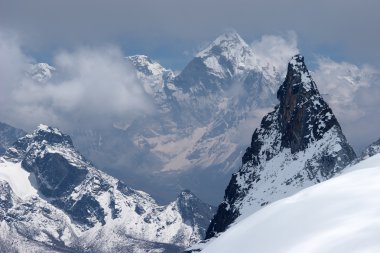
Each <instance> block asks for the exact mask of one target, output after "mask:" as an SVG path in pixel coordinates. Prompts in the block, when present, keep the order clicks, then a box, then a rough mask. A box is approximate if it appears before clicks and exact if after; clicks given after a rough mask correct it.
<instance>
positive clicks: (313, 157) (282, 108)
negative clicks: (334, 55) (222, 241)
mask: <svg viewBox="0 0 380 253" xmlns="http://www.w3.org/2000/svg"><path fill="white" fill-rule="evenodd" d="M277 97H278V99H279V100H280V103H279V104H278V105H277V106H276V107H275V109H274V111H273V112H270V113H268V114H267V115H266V116H265V117H264V118H263V119H262V121H261V124H260V127H259V128H257V129H256V130H255V131H254V133H253V135H252V142H251V146H250V147H248V148H247V150H246V153H245V154H244V156H243V158H242V166H241V168H240V169H239V171H238V172H237V173H235V174H233V176H232V178H231V181H230V183H229V185H228V186H227V189H226V191H225V197H224V201H223V202H222V203H221V204H220V205H219V208H218V212H217V214H216V215H215V216H214V219H213V221H212V223H211V224H210V226H209V228H208V231H207V236H206V239H208V238H211V237H213V236H214V235H215V234H217V233H219V232H223V231H225V230H226V228H227V227H228V226H229V225H230V224H232V223H233V222H235V221H236V220H237V219H243V218H244V217H246V216H247V215H249V214H251V213H253V212H255V211H257V210H259V209H260V208H262V207H263V206H266V205H267V204H268V203H271V202H273V201H275V200H278V199H280V198H284V197H287V196H289V195H291V194H293V193H295V192H297V191H299V190H300V189H303V188H305V187H308V186H311V185H313V184H317V183H319V182H321V181H324V180H327V179H329V178H331V177H333V176H335V175H336V174H338V173H339V172H340V171H341V170H342V169H344V168H345V167H346V166H347V165H348V164H350V163H351V162H352V161H353V160H354V159H355V157H356V155H355V152H354V151H353V149H352V148H351V146H350V145H349V144H348V142H347V140H346V138H345V136H344V135H343V132H342V129H341V128H340V125H339V123H338V121H337V119H336V118H335V116H334V114H333V112H332V110H331V109H330V107H329V106H328V104H327V103H326V102H325V101H324V100H323V98H322V96H321V95H320V94H319V92H318V90H317V86H316V85H315V83H314V81H313V80H312V78H311V76H310V73H309V71H308V70H307V67H306V65H305V63H304V58H303V57H302V56H301V55H296V56H294V57H293V58H292V59H291V61H290V62H289V65H288V73H287V76H286V79H285V81H284V82H283V84H282V85H281V87H280V88H279V91H278V93H277Z"/></svg>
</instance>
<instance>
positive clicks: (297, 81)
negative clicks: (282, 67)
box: [280, 54, 318, 93]
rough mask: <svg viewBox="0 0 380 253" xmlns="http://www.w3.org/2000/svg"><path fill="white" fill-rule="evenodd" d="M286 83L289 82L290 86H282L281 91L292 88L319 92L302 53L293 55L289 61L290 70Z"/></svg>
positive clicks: (296, 90) (295, 90) (293, 89)
mask: <svg viewBox="0 0 380 253" xmlns="http://www.w3.org/2000/svg"><path fill="white" fill-rule="evenodd" d="M284 84H287V85H288V86H287V87H283V88H280V91H281V90H283V89H286V90H292V92H299V91H303V92H309V91H313V92H314V93H318V89H317V86H316V85H315V82H314V81H313V79H312V77H311V75H310V73H309V70H308V69H307V67H306V64H305V58H304V57H303V56H302V55H300V54H297V55H295V56H293V57H292V59H291V60H290V61H289V64H288V72H287V75H286V79H285V82H284ZM284 84H283V85H284Z"/></svg>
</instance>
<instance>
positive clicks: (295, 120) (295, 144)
mask: <svg viewBox="0 0 380 253" xmlns="http://www.w3.org/2000/svg"><path fill="white" fill-rule="evenodd" d="M277 98H278V100H279V101H280V104H279V109H278V110H279V122H280V127H281V128H282V132H283V138H282V145H283V146H284V147H288V148H291V150H292V152H293V153H294V152H297V151H300V150H303V149H305V148H306V147H307V145H309V144H310V143H311V142H313V141H316V140H319V139H321V138H322V136H323V134H324V133H326V132H327V131H328V130H329V129H330V128H332V127H334V126H335V127H336V128H337V130H338V131H341V128H340V125H339V123H338V121H337V119H336V118H335V116H334V114H333V112H332V111H331V109H330V107H329V106H328V105H327V104H326V102H325V101H324V100H323V98H322V97H321V95H320V94H319V91H318V89H317V85H316V84H315V82H314V81H313V79H312V77H311V75H310V73H309V71H308V69H307V67H306V65H305V62H304V57H303V56H301V55H296V56H294V57H293V58H292V59H291V60H290V62H289V65H288V72H287V75H286V78H285V81H284V83H283V84H282V85H281V86H280V88H279V90H278V92H277Z"/></svg>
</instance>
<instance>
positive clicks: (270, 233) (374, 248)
mask: <svg viewBox="0 0 380 253" xmlns="http://www.w3.org/2000/svg"><path fill="white" fill-rule="evenodd" d="M348 171H350V172H349V173H345V174H343V175H341V176H338V177H336V178H333V179H330V180H328V181H325V182H323V183H320V184H318V185H315V186H312V187H309V188H307V189H305V190H302V191H301V192H299V193H297V194H295V195H293V196H291V197H289V198H286V199H283V200H279V201H277V202H274V203H272V204H270V205H268V206H267V207H265V208H263V209H262V210H260V211H258V212H256V213H254V214H252V215H250V216H249V217H247V218H246V219H244V220H242V221H241V222H239V223H237V224H236V225H234V226H232V227H231V228H230V229H228V230H227V231H226V232H225V233H223V234H221V235H220V236H219V237H218V238H217V239H215V240H214V241H212V242H211V243H210V244H209V245H206V248H205V249H204V250H203V251H202V252H205V253H213V252H215V253H216V252H218V253H222V252H226V253H227V252H240V253H244V252H247V253H251V252H271V253H276V252H287V253H293V252H294V253H298V252H309V253H313V252H325V253H328V252H334V253H336V252H342V253H343V252H344V253H353V252H366V253H372V252H373V253H377V252H380V241H379V234H380V218H379V215H378V214H379V213H380V198H379V195H380V184H379V181H380V155H379V154H377V155H375V156H373V157H371V158H369V159H367V160H364V161H362V162H361V163H359V164H357V165H355V166H354V167H352V168H349V169H348Z"/></svg>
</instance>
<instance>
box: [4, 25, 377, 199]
mask: <svg viewBox="0 0 380 253" xmlns="http://www.w3.org/2000/svg"><path fill="white" fill-rule="evenodd" d="M3 34H4V33H3ZM4 36H5V35H3V37H4ZM10 41H11V40H10V39H9V38H6V37H4V40H2V47H1V48H3V52H4V55H5V56H9V57H8V58H3V59H4V63H5V61H6V59H10V60H9V61H11V60H12V61H13V62H15V64H13V66H16V68H13V70H14V69H16V70H17V71H18V72H16V73H14V72H15V71H13V70H12V71H5V69H4V73H3V74H4V75H3V76H4V78H5V79H4V80H9V81H6V82H2V84H3V85H4V90H6V91H7V92H8V94H10V96H4V97H3V98H2V99H3V101H6V103H4V105H5V106H4V107H2V110H1V115H2V118H3V119H4V121H5V122H9V123H12V124H13V125H15V126H19V127H21V128H25V129H30V128H33V127H35V125H38V124H39V123H40V122H45V123H47V124H50V125H55V126H60V127H62V128H63V129H66V130H67V131H68V132H69V133H71V135H72V137H73V139H74V142H75V143H76V144H77V146H78V148H79V149H80V150H81V152H82V153H83V154H85V155H86V156H87V157H89V158H90V159H91V160H92V161H93V162H95V163H96V164H97V165H99V166H100V167H102V168H104V169H105V170H106V171H108V172H109V173H111V174H112V175H115V176H117V177H118V178H122V179H123V180H126V181H127V182H128V183H130V184H131V185H132V186H135V187H142V188H143V189H145V190H147V191H148V192H151V193H152V194H153V195H156V196H155V197H157V198H158V199H159V200H160V201H163V202H168V201H170V200H171V199H172V198H174V197H175V194H176V192H178V191H179V190H182V189H186V188H190V189H196V190H195V192H196V193H197V194H198V195H199V196H201V197H203V198H204V199H205V200H207V201H209V202H211V203H214V204H216V203H218V201H219V200H220V199H221V197H222V191H221V189H223V188H224V186H225V185H226V184H227V181H228V179H229V175H230V174H231V173H232V172H234V171H236V170H237V169H238V167H239V163H240V157H241V155H242V153H243V152H244V150H245V148H246V146H248V145H249V140H248V139H247V138H246V136H249V135H250V134H251V132H252V129H254V128H255V127H256V126H258V124H259V122H260V120H261V117H262V116H263V115H264V114H265V113H266V112H268V111H269V110H270V108H271V107H272V106H273V104H274V103H275V100H276V99H275V93H276V90H277V88H278V87H279V86H280V84H281V82H282V78H284V77H285V70H286V68H285V67H284V66H286V64H287V61H288V60H289V59H290V57H291V56H292V55H294V54H295V53H298V51H299V50H298V47H297V38H296V35H295V34H294V33H289V34H288V35H286V36H284V37H280V36H264V37H262V38H261V39H260V40H257V41H254V42H253V43H252V44H251V45H249V44H247V43H246V42H245V41H244V40H243V39H242V38H241V37H240V36H239V35H238V34H237V33H236V32H235V31H231V32H227V33H225V34H223V35H221V36H219V37H218V38H217V39H216V40H215V41H214V42H212V43H211V44H209V45H208V46H207V47H206V48H205V49H204V50H202V51H200V52H199V53H197V55H196V56H195V57H194V59H193V60H192V61H190V62H189V64H188V65H187V66H186V67H185V68H184V70H183V71H181V72H177V71H172V70H170V69H167V68H165V67H163V66H161V65H160V64H159V63H158V62H156V61H154V60H152V59H150V58H149V57H148V56H142V55H137V56H131V57H127V58H124V56H123V55H122V53H121V52H120V50H118V49H117V48H115V47H103V48H82V49H79V50H76V51H72V52H69V51H66V52H61V53H60V54H58V55H57V56H56V57H55V60H54V61H55V63H54V67H53V66H50V65H48V64H33V65H32V67H30V59H29V58H28V57H27V56H26V55H25V54H24V53H23V52H22V50H21V48H19V47H18V46H17V45H18V43H17V39H14V40H13V42H15V43H12V44H11V43H10ZM25 73H27V74H25ZM312 73H313V76H314V77H315V80H316V81H317V83H318V84H319V88H320V90H321V94H322V96H324V97H325V99H326V100H327V101H328V102H329V104H330V105H331V107H332V108H333V110H334V112H336V115H337V118H338V119H339V121H340V122H341V124H342V128H343V130H345V133H346V135H347V137H348V139H349V140H352V141H351V143H353V146H354V147H356V150H360V149H362V148H363V147H364V146H365V145H366V144H367V143H369V142H370V141H372V140H373V139H375V138H376V137H377V133H376V127H375V125H376V121H377V120H378V119H379V118H380V117H375V116H373V115H377V114H378V112H377V111H376V110H373V108H375V106H374V104H376V103H377V102H376V96H377V94H378V92H379V91H378V86H377V85H376V83H377V80H378V74H377V71H376V70H375V69H374V68H373V67H371V66H362V67H358V66H355V65H353V64H349V63H345V62H342V63H338V62H335V61H333V60H331V59H328V58H317V68H316V69H315V70H314V71H312ZM13 83H17V84H18V86H17V85H13ZM10 84H12V85H10ZM16 90H17V92H16ZM347 108H349V109H347ZM365 108H368V110H367V109H365ZM367 121H369V122H373V123H371V124H365V123H364V122H367ZM358 127H360V128H361V129H365V131H361V132H360V134H358V132H357V130H356V129H358ZM367 140H368V141H367ZM215 171H216V172H215ZM193 177H196V178H200V181H199V182H198V181H197V182H194V180H192V178H193ZM206 179H207V180H206ZM202 180H205V182H207V184H211V185H213V186H214V187H213V188H212V189H213V190H210V189H208V187H207V188H205V189H202V187H205V185H206V184H205V182H203V181H202Z"/></svg>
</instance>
